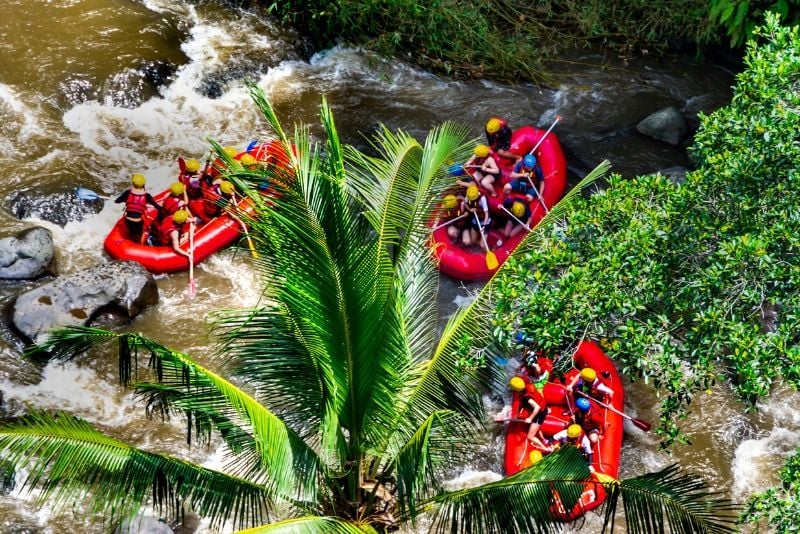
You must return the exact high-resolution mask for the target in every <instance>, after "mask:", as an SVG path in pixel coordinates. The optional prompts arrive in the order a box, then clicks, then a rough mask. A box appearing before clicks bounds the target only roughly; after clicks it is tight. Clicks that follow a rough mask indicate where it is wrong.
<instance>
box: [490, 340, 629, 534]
mask: <svg viewBox="0 0 800 534" xmlns="http://www.w3.org/2000/svg"><path fill="white" fill-rule="evenodd" d="M573 362H574V368H573V369H572V370H570V371H569V372H568V373H567V374H566V376H565V378H564V380H565V381H566V383H569V381H570V380H571V379H572V378H573V377H574V376H575V375H577V374H579V373H580V369H583V368H584V367H591V368H592V369H594V370H595V371H596V372H597V376H598V378H600V380H601V381H602V382H603V384H605V385H606V386H608V387H609V388H611V390H612V391H613V392H614V396H613V399H612V400H611V402H610V403H609V404H610V406H612V407H614V408H615V409H617V410H619V411H622V410H623V408H624V405H625V390H624V389H623V387H622V380H621V379H620V377H619V374H618V373H617V370H616V368H615V367H614V363H613V362H612V361H611V360H610V359H609V358H608V357H607V356H606V355H605V353H604V352H603V351H602V349H600V347H599V346H598V345H597V344H596V343H594V342H593V341H583V342H581V344H580V345H578V349H577V351H576V352H575V354H574V356H573ZM540 364H542V367H543V368H544V369H548V368H552V363H551V362H550V361H549V360H546V359H544V358H541V359H540ZM543 393H544V396H545V399H546V400H547V407H548V408H549V412H548V414H547V417H546V418H545V421H544V424H543V425H542V433H543V434H544V435H545V436H546V437H547V438H548V439H551V438H552V436H553V435H554V434H556V433H557V432H560V431H561V430H564V429H565V428H566V427H567V426H568V425H569V424H571V421H570V414H571V412H572V411H573V410H575V406H574V404H572V403H571V402H570V403H569V404H568V396H567V393H566V389H565V387H564V383H562V382H561V381H559V380H552V381H550V382H548V383H547V384H545V386H544V391H543ZM570 399H571V396H570ZM519 403H520V395H519V394H518V393H514V396H513V400H512V406H511V408H512V412H511V413H512V417H514V418H516V417H517V415H518V414H519ZM592 413H593V414H594V417H596V418H597V420H598V421H599V420H600V419H602V421H603V423H602V428H601V434H600V439H599V440H598V442H597V443H596V444H595V445H594V446H593V453H594V454H593V458H592V467H594V470H595V474H593V475H592V479H591V480H590V481H589V482H587V483H586V486H585V488H584V492H583V496H582V497H581V500H580V501H579V502H578V503H577V504H576V505H575V507H574V508H573V509H572V510H564V509H563V506H562V507H559V506H558V503H557V502H556V504H554V513H555V514H556V516H557V517H558V518H559V519H563V520H564V521H571V520H573V519H575V518H577V517H580V516H581V515H583V514H584V513H586V512H588V511H589V510H593V509H595V508H597V507H598V506H600V505H601V504H602V503H603V501H604V500H605V497H606V492H605V489H604V488H603V485H602V484H599V483H598V482H597V481H598V478H597V473H601V475H600V476H601V477H602V476H603V474H604V475H607V476H609V477H613V478H615V479H616V478H617V476H618V473H619V459H620V450H621V448H622V431H623V425H622V423H623V421H622V417H621V416H620V415H618V414H616V413H614V412H613V411H611V410H608V409H606V408H602V407H600V406H599V405H597V404H596V403H594V402H592ZM527 434H528V425H527V424H526V423H525V422H524V421H520V420H516V419H512V420H511V421H510V422H509V423H508V429H507V431H506V452H505V462H504V465H505V473H506V475H507V476H510V475H513V474H514V473H517V472H518V471H520V470H522V469H525V468H527V467H530V466H531V465H532V462H531V458H530V453H531V452H532V451H533V450H534V449H533V446H532V445H530V443H529V442H528V438H527ZM555 500H556V501H557V499H555Z"/></svg>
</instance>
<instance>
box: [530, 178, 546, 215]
mask: <svg viewBox="0 0 800 534" xmlns="http://www.w3.org/2000/svg"><path fill="white" fill-rule="evenodd" d="M528 182H529V183H530V184H531V187H532V188H533V192H534V193H536V198H538V199H539V204H541V205H542V207H543V208H544V213H545V215H546V214H548V213H550V209H549V208H548V207H547V204H545V203H544V199H543V198H542V195H540V194H539V190H538V189H537V188H536V186H535V185H533V180H532V179H531V175H530V173H528Z"/></svg>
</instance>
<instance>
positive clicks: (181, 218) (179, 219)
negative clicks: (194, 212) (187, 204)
mask: <svg viewBox="0 0 800 534" xmlns="http://www.w3.org/2000/svg"><path fill="white" fill-rule="evenodd" d="M188 219H189V212H188V211H186V210H178V211H176V212H175V213H173V214H172V220H173V221H175V222H176V223H178V224H183V223H185V222H186V221H187V220H188Z"/></svg>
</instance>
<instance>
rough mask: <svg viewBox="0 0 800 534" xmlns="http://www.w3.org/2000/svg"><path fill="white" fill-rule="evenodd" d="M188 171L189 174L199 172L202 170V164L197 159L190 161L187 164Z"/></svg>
mask: <svg viewBox="0 0 800 534" xmlns="http://www.w3.org/2000/svg"><path fill="white" fill-rule="evenodd" d="M186 170H187V171H189V172H197V171H199V170H200V162H199V161H197V160H196V159H190V160H188V161H187V162H186Z"/></svg>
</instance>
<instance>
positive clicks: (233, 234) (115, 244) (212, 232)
mask: <svg viewBox="0 0 800 534" xmlns="http://www.w3.org/2000/svg"><path fill="white" fill-rule="evenodd" d="M169 193H170V192H169V190H166V191H162V192H161V193H159V194H157V195H155V197H154V198H155V199H156V202H158V203H159V204H160V203H161V202H162V201H163V200H164V199H165V198H166V197H167V196H168V195H169ZM248 203H249V199H244V198H243V199H241V200H240V201H239V207H240V209H242V210H246V209H247V208H248ZM147 210H148V211H147V217H146V218H145V220H146V221H153V220H155V217H156V210H155V208H153V207H152V206H148V207H147ZM241 232H242V227H241V225H240V224H239V222H238V221H236V220H235V219H233V218H231V217H230V216H228V215H226V214H223V215H221V216H219V217H216V218H214V219H212V220H211V221H209V222H207V223H206V224H204V225H202V226H198V227H197V229H196V230H195V233H194V262H195V264H197V263H200V262H201V261H203V260H204V259H206V258H208V257H209V256H211V255H212V254H214V253H215V252H217V251H218V250H220V249H222V248H225V247H227V246H228V245H230V244H231V243H233V242H234V241H236V240H237V239H239V236H240V235H241ZM104 246H105V249H106V252H108V254H109V255H110V256H111V257H112V258H114V259H115V260H128V261H136V262H139V263H140V264H141V265H142V267H144V268H145V269H147V270H148V271H150V272H151V273H156V274H158V273H176V272H180V271H187V270H189V258H187V257H186V256H182V255H180V254H177V253H176V252H175V251H174V250H172V247H161V246H158V247H153V246H150V245H145V244H141V243H136V242H133V241H131V240H130V238H129V237H128V228H127V227H126V226H125V218H124V217H122V218H120V220H119V221H117V224H115V225H114V227H113V228H112V229H111V232H109V234H108V236H107V237H106V240H105V243H104ZM181 248H182V249H183V250H186V251H187V252H188V249H189V244H188V243H186V244H184V245H182V247H181Z"/></svg>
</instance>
